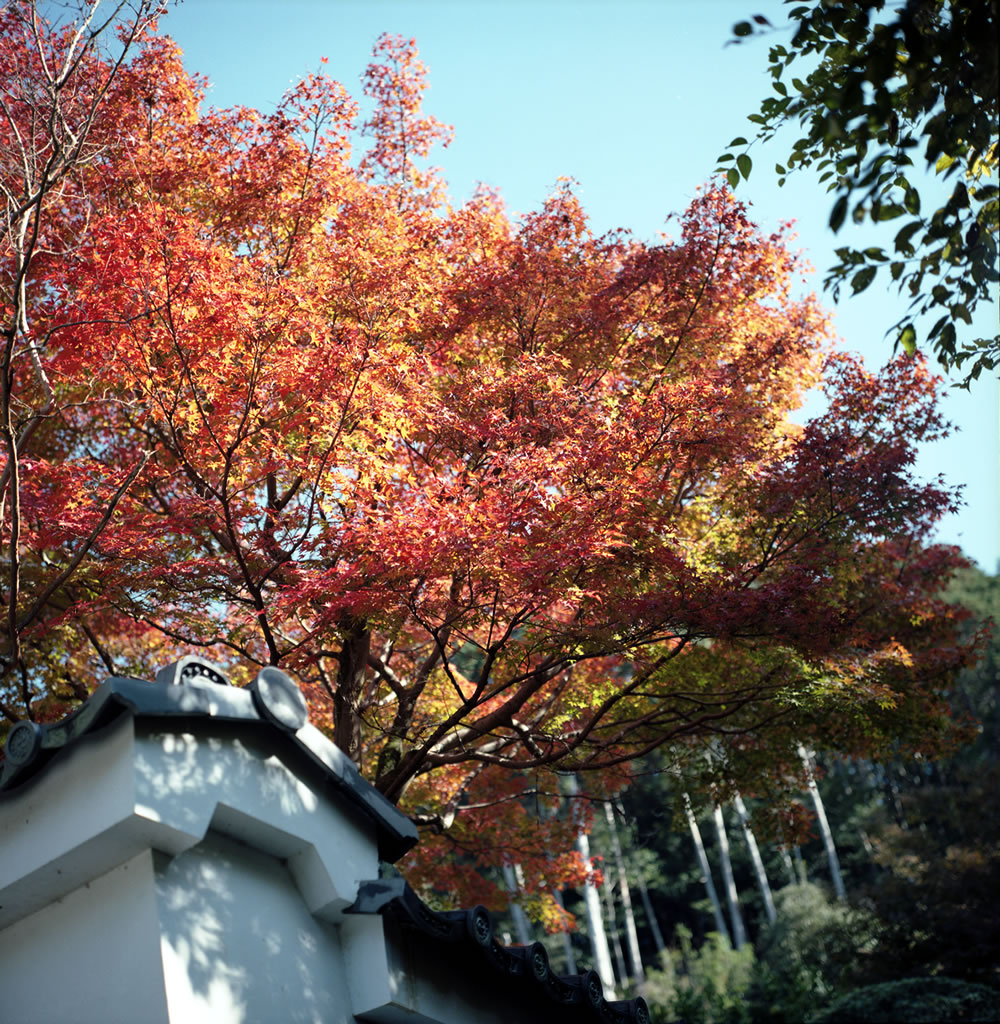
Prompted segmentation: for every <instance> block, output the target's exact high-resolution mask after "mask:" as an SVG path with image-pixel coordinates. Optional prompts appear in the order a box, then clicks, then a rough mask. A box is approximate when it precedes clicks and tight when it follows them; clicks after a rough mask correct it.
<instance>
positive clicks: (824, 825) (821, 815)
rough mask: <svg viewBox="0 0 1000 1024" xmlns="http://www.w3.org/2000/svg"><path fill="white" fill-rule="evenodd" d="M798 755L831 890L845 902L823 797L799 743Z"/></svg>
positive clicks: (810, 764) (842, 882)
mask: <svg viewBox="0 0 1000 1024" xmlns="http://www.w3.org/2000/svg"><path fill="white" fill-rule="evenodd" d="M799 757H801V758H802V764H803V765H804V767H805V770H806V779H807V780H808V783H809V795H810V796H811V797H812V799H813V805H814V806H815V808H816V820H817V822H818V823H819V830H820V834H821V835H822V837H823V846H824V847H825V848H826V859H827V861H828V862H829V864H830V877H831V878H832V879H833V891H834V892H835V893H836V895H837V899H838V900H840V902H841V903H846V902H847V893H846V891H845V890H844V879H843V878H842V877H841V874H840V860H839V858H838V857H837V847H836V845H835V844H834V841H833V833H832V832H831V831H830V823H829V822H828V821H827V820H826V810H825V808H824V807H823V798H822V797H821V796H820V793H819V787H818V786H817V785H816V777H815V776H814V775H813V770H812V761H811V760H810V757H809V752H808V751H807V750H806V748H805V747H804V746H802V744H801V743H800V744H799Z"/></svg>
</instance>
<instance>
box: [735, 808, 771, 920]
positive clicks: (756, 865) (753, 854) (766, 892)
mask: <svg viewBox="0 0 1000 1024" xmlns="http://www.w3.org/2000/svg"><path fill="white" fill-rule="evenodd" d="M733 804H734V805H735V807H736V813H737V814H738V815H739V816H740V824H741V825H742V826H743V838H744V840H745V841H746V844H747V849H748V850H749V851H750V860H751V862H752V863H753V870H754V874H755V875H756V876H757V885H758V886H759V887H760V895H761V897H762V898H763V900H764V912H765V913H766V914H767V919H768V921H770V922H771V924H774V919H775V917H776V916H777V914H776V913H775V910H774V897H773V896H772V895H771V885H770V883H769V882H768V880H767V872H766V871H765V870H764V861H763V860H762V859H761V856H760V850H759V849H758V847H757V839H756V838H755V836H754V834H753V830H752V829H751V828H750V817H749V815H748V814H747V808H746V804H744V803H743V797H741V796H740V794H739V793H737V794H736V798H735V799H734V800H733Z"/></svg>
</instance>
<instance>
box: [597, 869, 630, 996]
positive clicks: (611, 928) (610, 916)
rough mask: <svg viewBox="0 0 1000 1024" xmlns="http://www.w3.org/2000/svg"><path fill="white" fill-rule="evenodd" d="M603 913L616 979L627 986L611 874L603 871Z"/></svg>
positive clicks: (626, 974) (626, 973)
mask: <svg viewBox="0 0 1000 1024" xmlns="http://www.w3.org/2000/svg"><path fill="white" fill-rule="evenodd" d="M602 888H603V890H604V912H605V915H606V917H605V922H604V925H605V930H606V931H607V933H608V942H609V944H610V946H611V951H612V953H614V955H615V972H616V974H617V977H618V981H619V983H620V984H622V985H626V984H628V971H627V970H626V969H625V954H624V953H623V952H622V943H621V936H620V933H619V928H618V917H617V915H616V914H615V894H614V892H613V891H612V890H613V888H614V887H613V886H612V884H611V872H610V871H605V873H604V885H603V886H602Z"/></svg>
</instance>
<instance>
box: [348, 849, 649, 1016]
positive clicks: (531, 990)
mask: <svg viewBox="0 0 1000 1024" xmlns="http://www.w3.org/2000/svg"><path fill="white" fill-rule="evenodd" d="M345 912H346V913H348V914H383V915H385V916H388V917H391V918H393V919H394V920H396V921H397V922H398V923H399V924H400V925H402V926H403V927H405V928H412V929H416V930H417V931H419V932H420V933H421V934H422V935H425V936H427V937H428V938H430V939H432V940H436V941H438V942H442V943H446V944H448V945H449V946H450V947H451V948H452V949H453V950H459V949H461V950H463V951H464V952H465V953H466V954H468V956H469V958H470V960H471V961H472V962H479V963H481V964H483V965H484V968H485V969H486V971H487V973H488V974H491V975H493V976H494V977H495V976H496V974H497V973H499V974H500V976H501V977H502V978H504V979H505V980H506V981H508V982H509V983H513V984H515V985H517V986H519V989H520V992H521V994H522V996H523V998H525V999H526V1000H531V1001H532V1002H536V1003H537V1002H540V1003H541V1004H542V1005H543V1006H544V1007H545V1016H546V1019H547V1020H549V1021H551V1024H563V1022H566V1024H569V1022H573V1024H576V1022H580V1024H583V1022H587V1021H593V1022H602V1024H650V1015H649V1007H648V1006H647V1005H646V1001H645V1000H644V999H642V998H641V997H640V998H636V999H621V1000H608V999H606V998H605V997H604V989H603V986H602V985H601V979H600V978H599V977H598V975H597V972H596V971H584V972H582V973H580V974H562V975H557V974H556V973H555V972H554V971H553V970H552V968H551V967H550V966H549V958H548V954H547V953H546V951H545V947H544V946H543V945H542V944H541V943H540V942H533V943H532V944H531V945H530V946H505V945H503V944H502V943H500V942H498V941H497V940H496V938H495V936H494V928H493V921H492V918H491V915H490V913H489V911H488V910H486V908H485V907H481V906H478V907H471V908H469V909H468V910H453V911H436V910H432V909H431V908H430V907H429V906H427V904H426V903H424V901H423V900H421V899H420V897H419V896H418V895H417V894H416V892H414V890H413V889H412V888H411V887H410V886H409V884H408V883H407V882H406V881H405V879H403V877H402V876H401V875H399V873H398V872H395V870H394V869H389V872H388V873H386V874H384V875H383V877H381V878H378V879H372V880H371V881H367V882H362V883H361V885H360V886H359V888H358V898H357V899H356V900H355V902H354V903H353V904H352V905H351V906H350V907H348V908H347V910H346V911H345ZM452 959H454V957H452Z"/></svg>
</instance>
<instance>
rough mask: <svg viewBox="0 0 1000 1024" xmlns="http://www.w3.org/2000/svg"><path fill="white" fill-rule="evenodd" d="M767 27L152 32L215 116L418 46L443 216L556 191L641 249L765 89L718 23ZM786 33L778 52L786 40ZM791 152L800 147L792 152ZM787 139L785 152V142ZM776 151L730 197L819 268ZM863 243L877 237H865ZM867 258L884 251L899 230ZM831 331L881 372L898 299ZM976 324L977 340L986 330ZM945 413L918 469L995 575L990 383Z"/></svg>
mask: <svg viewBox="0 0 1000 1024" xmlns="http://www.w3.org/2000/svg"><path fill="white" fill-rule="evenodd" d="M755 13H762V14H764V15H766V16H767V17H768V18H769V19H770V20H771V22H772V23H773V24H774V25H776V26H783V25H785V24H786V23H787V19H786V16H785V13H784V5H783V4H782V3H780V2H779V0H617V2H609V0H574V2H571V0H270V2H269V0H184V2H183V3H181V4H179V5H178V6H177V7H172V8H171V10H170V13H169V14H168V15H167V16H166V17H165V18H164V20H163V22H162V24H161V28H162V30H163V31H164V32H166V33H168V34H170V35H172V36H173V37H174V39H175V40H176V41H177V42H178V43H179V45H180V46H181V47H182V49H183V50H184V52H185V55H186V56H185V64H186V66H187V68H188V69H189V70H191V71H197V72H199V73H201V74H204V75H206V76H207V77H208V79H209V81H210V82H211V90H210V92H209V97H208V98H209V102H210V103H212V104H213V105H215V106H219V107H226V106H231V105H234V104H245V105H249V106H255V107H259V108H260V109H262V110H264V111H268V110H271V109H273V107H274V105H275V103H276V102H277V101H278V100H279V99H280V98H281V96H282V94H283V93H284V92H285V91H286V90H287V89H288V88H289V87H290V86H291V85H292V84H294V82H295V81H297V80H298V78H299V77H301V76H302V75H303V74H304V73H306V72H307V71H310V70H318V69H319V67H320V58H321V57H327V58H329V63H328V64H327V65H326V66H325V67H324V69H323V70H325V71H326V72H327V73H329V74H331V75H333V76H334V77H335V78H337V79H339V80H340V81H341V82H343V83H344V85H345V86H346V87H347V88H348V89H349V90H350V91H351V92H352V93H354V94H358V93H359V84H358V80H359V76H360V74H361V72H362V71H363V70H364V67H365V65H366V64H367V63H368V60H369V55H370V52H371V47H372V44H373V43H374V41H375V39H376V37H377V36H378V35H379V34H380V33H382V32H392V33H398V34H401V35H404V36H407V37H411V36H412V37H414V38H416V40H417V45H418V47H419V49H420V53H421V56H422V58H423V60H424V62H425V63H426V64H427V66H428V68H429V70H430V84H431V88H430V90H429V92H428V94H427V99H426V103H425V109H426V110H427V112H428V113H431V114H433V115H434V116H436V117H438V118H439V119H441V120H442V121H445V122H446V123H449V124H452V125H453V126H454V128H455V141H454V142H453V143H452V145H451V146H450V147H449V148H448V149H447V150H438V151H437V154H436V158H435V162H436V163H437V164H439V165H440V166H441V167H443V168H444V171H445V177H446V178H447V180H448V182H449V184H450V188H451V196H452V199H453V201H456V202H461V201H462V200H464V199H466V198H467V197H468V196H469V195H471V193H472V191H473V189H474V188H475V186H476V183H477V182H479V181H482V182H485V183H487V184H489V185H492V186H496V187H498V188H499V189H500V190H501V192H502V194H503V196H504V198H505V200H506V202H507V205H508V208H509V209H510V210H511V211H515V212H528V211H530V210H532V209H535V208H536V207H537V206H538V205H539V204H540V203H541V202H542V201H543V200H544V198H545V196H546V195H547V193H548V192H549V190H550V189H551V188H552V186H553V184H554V183H555V181H556V179H557V178H559V177H560V176H563V175H568V176H570V177H572V178H574V179H576V181H577V182H578V183H579V188H578V192H579V195H580V197H581V200H582V202H583V205H584V208H585V209H586V210H587V211H588V213H589V215H590V218H591V226H592V228H593V230H594V231H595V232H597V233H602V232H604V231H607V230H610V229H613V228H618V227H625V228H629V229H630V230H632V231H633V233H634V234H636V235H637V236H638V237H640V238H643V239H647V240H652V239H655V238H656V237H657V235H658V233H659V232H661V231H663V230H666V229H667V228H666V226H665V220H666V218H667V216H668V215H669V214H670V213H672V212H680V211H681V210H683V209H684V207H685V206H686V205H687V203H688V202H689V200H690V199H691V198H692V197H693V195H694V193H695V190H696V189H697V187H698V185H699V184H701V183H703V182H704V181H705V180H706V179H707V178H708V177H709V176H710V175H711V172H712V170H713V168H714V167H715V158H716V157H717V156H718V155H719V154H720V153H722V152H723V151H724V150H725V148H726V144H727V143H728V142H729V140H730V139H732V138H733V137H734V136H737V135H746V136H748V137H749V135H750V132H749V130H748V129H749V128H751V127H752V126H751V125H749V124H748V123H747V122H746V120H745V118H746V115H747V114H750V113H753V112H754V111H755V110H756V108H757V106H758V104H759V102H760V99H761V98H762V97H763V95H764V94H765V92H766V91H767V89H768V81H767V77H766V70H765V69H766V59H767V47H768V45H769V44H768V42H767V41H763V40H757V41H751V42H747V43H744V44H743V45H740V46H728V47H727V46H724V45H723V44H724V43H725V41H726V40H727V39H728V38H729V35H730V27H731V26H732V24H733V23H734V22H735V21H738V20H741V19H743V18H745V17H747V16H748V15H750V14H755ZM789 38H790V32H787V31H784V30H779V32H778V33H776V34H775V36H774V37H773V40H772V42H778V41H781V42H786V43H787V41H788V39H789ZM792 138H794V136H792ZM777 141H778V142H780V140H777ZM786 153H787V149H785V150H782V149H781V147H780V144H774V143H772V144H771V145H769V147H768V148H767V149H764V150H761V149H760V147H757V148H755V149H754V150H752V151H751V155H752V156H753V159H754V164H755V167H754V171H753V173H752V174H751V177H750V181H749V182H748V183H747V184H746V185H741V187H740V189H739V192H738V194H739V196H740V198H742V199H745V200H749V201H750V202H751V203H752V213H753V215H754V217H755V218H756V219H757V220H758V222H759V223H760V224H761V225H762V226H763V227H765V228H767V229H773V228H775V227H777V225H778V223H779V221H783V220H788V219H794V220H795V221H796V231H797V233H798V238H797V240H796V243H795V245H796V246H797V247H799V248H801V249H802V250H803V251H804V252H805V254H806V256H807V258H808V259H809V261H810V262H811V263H812V264H813V265H814V266H815V267H816V268H817V275H816V280H815V281H814V282H813V283H811V284H810V285H809V286H808V287H809V288H810V290H811V289H815V290H817V291H819V290H820V288H821V280H820V274H819V271H822V270H823V269H825V267H826V266H828V265H829V263H831V262H832V253H833V248H834V246H835V245H843V244H846V243H854V244H857V242H858V241H859V240H860V238H859V236H858V235H857V234H856V233H852V232H855V231H856V229H852V228H844V229H843V230H842V232H841V235H840V236H838V237H836V239H835V237H834V236H833V235H832V234H831V233H830V232H829V231H828V229H827V227H826V222H827V217H828V214H829V208H830V202H829V201H828V197H827V195H826V193H825V192H824V191H823V187H822V186H819V185H817V184H816V181H815V178H814V177H811V176H809V174H808V172H806V173H805V175H802V174H800V175H797V176H793V177H792V178H791V179H789V181H788V183H787V184H786V185H785V187H784V188H779V187H778V186H777V183H776V175H775V174H774V173H773V168H774V164H775V163H776V162H779V161H782V159H783V157H784V156H785V154H786ZM865 237H866V238H867V237H869V236H865ZM870 237H871V239H872V240H871V241H865V242H864V244H876V243H877V244H885V245H889V244H891V234H890V233H888V232H887V233H886V235H872V236H870ZM824 303H825V305H826V306H827V307H828V308H831V309H833V310H834V312H835V326H836V331H837V334H838V335H839V336H840V337H841V338H842V339H843V345H844V346H845V347H846V348H849V349H852V350H855V351H859V352H861V353H862V354H863V355H864V356H865V359H866V361H867V362H868V363H869V364H871V365H877V364H880V363H881V362H883V361H884V360H885V359H886V358H887V357H888V355H889V353H890V344H889V343H888V342H887V341H885V339H884V337H883V335H884V331H885V329H886V328H887V327H889V326H890V325H891V324H892V323H894V322H895V321H896V320H897V319H898V317H899V316H900V315H901V313H902V312H903V309H904V308H905V303H904V302H903V300H901V299H900V298H899V297H898V296H897V295H896V294H895V292H887V291H886V290H885V288H884V287H880V285H879V282H878V281H876V283H875V284H874V285H872V287H871V288H870V289H869V290H868V292H866V293H864V294H863V295H861V296H858V297H856V298H853V299H842V300H841V302H840V304H839V305H837V306H834V304H833V302H832V299H831V298H830V297H829V296H825V297H824ZM996 322H997V307H996V305H994V306H993V308H992V309H990V310H983V311H982V313H981V314H980V316H979V317H978V320H977V326H978V327H979V329H980V332H981V333H987V332H992V331H994V330H995V329H996ZM944 410H945V413H946V415H947V417H948V418H949V419H950V420H951V421H952V422H953V423H954V424H955V425H956V427H957V428H958V429H957V431H956V433H955V434H954V435H953V436H952V437H951V438H949V439H947V440H945V441H942V442H938V443H936V444H934V445H927V446H924V448H923V449H922V450H921V453H920V457H919V461H918V464H917V472H918V474H919V475H920V476H922V477H923V478H925V479H930V478H934V477H936V476H937V475H938V474H943V475H944V477H945V479H946V481H947V482H948V483H949V484H953V485H956V484H961V485H963V486H964V492H963V497H964V500H965V506H964V508H963V510H962V511H961V512H960V513H959V514H958V515H956V516H952V517H949V518H948V519H947V520H946V521H944V522H943V523H942V524H941V527H940V529H939V531H938V534H937V537H938V539H939V540H942V541H944V542H947V543H953V544H959V545H961V547H962V548H963V549H964V550H965V551H966V553H967V554H968V555H969V556H970V557H972V558H974V559H975V560H976V561H977V562H978V563H979V564H980V565H981V566H982V567H983V568H984V569H986V570H987V571H996V570H997V568H998V567H1000V385H998V381H997V380H996V379H995V378H994V379H992V380H982V381H981V382H980V383H979V384H978V385H976V386H974V387H973V390H972V393H971V395H970V394H969V393H967V392H965V391H960V390H955V389H952V390H950V391H949V393H948V394H947V395H946V398H945V402H944Z"/></svg>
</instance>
